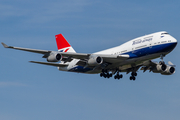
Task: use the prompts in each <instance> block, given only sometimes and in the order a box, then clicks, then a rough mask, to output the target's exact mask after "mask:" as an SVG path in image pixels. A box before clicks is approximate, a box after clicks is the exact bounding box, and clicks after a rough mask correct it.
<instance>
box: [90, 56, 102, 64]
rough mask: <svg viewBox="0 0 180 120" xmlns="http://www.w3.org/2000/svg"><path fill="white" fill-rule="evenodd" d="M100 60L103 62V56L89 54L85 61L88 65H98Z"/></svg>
mask: <svg viewBox="0 0 180 120" xmlns="http://www.w3.org/2000/svg"><path fill="white" fill-rule="evenodd" d="M102 62H103V58H102V57H100V56H95V55H91V56H90V57H89V60H88V61H87V63H88V65H90V66H96V65H100V64H101V63H102Z"/></svg>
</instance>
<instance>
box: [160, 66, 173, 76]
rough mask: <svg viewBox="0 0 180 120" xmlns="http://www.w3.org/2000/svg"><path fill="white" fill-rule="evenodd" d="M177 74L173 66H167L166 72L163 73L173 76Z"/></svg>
mask: <svg viewBox="0 0 180 120" xmlns="http://www.w3.org/2000/svg"><path fill="white" fill-rule="evenodd" d="M174 73H175V68H174V67H173V66H169V65H168V66H167V68H166V70H165V71H164V72H162V73H161V74H162V75H172V74H174Z"/></svg>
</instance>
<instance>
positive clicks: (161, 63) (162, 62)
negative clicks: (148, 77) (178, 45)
mask: <svg viewBox="0 0 180 120" xmlns="http://www.w3.org/2000/svg"><path fill="white" fill-rule="evenodd" d="M164 57H165V55H164V54H161V55H160V59H161V61H160V62H159V64H160V65H163V64H165V63H164V61H163V58H164Z"/></svg>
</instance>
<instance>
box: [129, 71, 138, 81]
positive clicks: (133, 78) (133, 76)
mask: <svg viewBox="0 0 180 120" xmlns="http://www.w3.org/2000/svg"><path fill="white" fill-rule="evenodd" d="M135 76H137V73H136V72H132V73H131V76H130V78H129V79H130V80H136V77H135Z"/></svg>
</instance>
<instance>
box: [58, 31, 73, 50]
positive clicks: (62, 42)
mask: <svg viewBox="0 0 180 120" xmlns="http://www.w3.org/2000/svg"><path fill="white" fill-rule="evenodd" d="M55 37H56V43H57V48H58V51H59V52H76V51H75V50H74V49H73V48H72V47H71V45H70V44H69V43H68V41H67V40H66V39H65V38H64V37H63V35H62V34H58V35H55Z"/></svg>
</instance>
